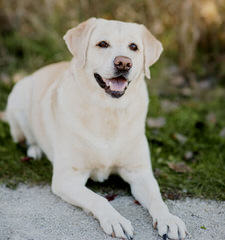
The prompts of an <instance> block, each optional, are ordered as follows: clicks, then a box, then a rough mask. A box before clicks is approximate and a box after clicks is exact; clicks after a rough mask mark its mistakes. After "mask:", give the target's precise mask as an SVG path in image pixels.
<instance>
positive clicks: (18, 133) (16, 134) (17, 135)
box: [5, 113, 25, 143]
mask: <svg viewBox="0 0 225 240" xmlns="http://www.w3.org/2000/svg"><path fill="white" fill-rule="evenodd" d="M6 116H7V118H6V119H5V120H6V121H7V122H8V123H9V126H10V133H11V136H12V138H13V141H14V142H16V143H18V142H21V141H23V140H25V135H24V133H23V131H22V129H21V127H20V125H19V123H18V122H17V120H16V118H15V117H14V115H13V114H11V113H7V115H6Z"/></svg>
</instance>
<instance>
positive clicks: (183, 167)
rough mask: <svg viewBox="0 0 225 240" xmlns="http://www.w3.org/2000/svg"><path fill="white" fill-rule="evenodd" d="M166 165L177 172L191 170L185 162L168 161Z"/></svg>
mask: <svg viewBox="0 0 225 240" xmlns="http://www.w3.org/2000/svg"><path fill="white" fill-rule="evenodd" d="M168 166H169V168H170V169H172V170H174V171H175V172H178V173H186V172H191V168H190V167H189V166H188V165H187V164H186V163H185V162H178V163H174V162H169V163H168Z"/></svg>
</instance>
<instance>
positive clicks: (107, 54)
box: [4, 18, 186, 239]
mask: <svg viewBox="0 0 225 240" xmlns="http://www.w3.org/2000/svg"><path fill="white" fill-rule="evenodd" d="M64 40H65V42H66V45H67V47H68V49H69V51H70V52H71V53H72V55H73V58H72V60H71V61H70V62H60V63H56V64H52V65H49V66H46V67H44V68H41V69H40V70H38V71H36V72H35V73H33V74H32V75H30V76H28V77H25V78H24V79H22V80H21V81H19V82H18V83H17V84H16V85H15V86H14V88H13V90H12V92H11V93H10V95H9V98H8V102H7V107H6V111H5V114H4V117H5V119H6V120H7V121H8V123H9V125H10V131H11V135H12V137H13V140H14V141H15V142H20V141H21V140H23V139H26V142H27V144H28V150H27V155H28V156H29V157H33V158H41V155H42V152H44V153H45V154H46V155H47V157H48V159H49V160H50V161H51V163H52V165H53V177H52V191H53V193H54V194H56V195H58V196H59V197H61V198H62V199H63V200H64V201H66V202H68V203H70V204H73V205H75V206H78V207H80V208H82V209H84V210H86V211H88V212H91V213H92V214H93V215H94V217H95V218H97V219H98V221H99V223H100V225H101V227H102V229H103V230H104V232H105V233H107V234H109V235H111V236H113V237H117V238H124V239H132V238H133V235H134V230H133V227H132V225H131V222H130V221H129V220H127V219H126V218H124V217H123V216H121V215H120V213H119V212H117V211H116V210H115V209H114V208H113V207H112V206H111V205H110V203H109V202H108V201H107V200H106V199H105V198H104V197H101V196H99V195H98V194H96V193H94V192H93V191H91V190H90V189H88V188H87V187H86V186H85V185H86V182H87V180H88V179H89V178H91V179H93V180H95V181H100V182H102V181H104V180H105V179H107V178H108V177H109V175H110V174H118V175H119V176H121V177H122V179H124V180H125V181H126V182H127V183H129V184H130V186H131V192H132V194H133V196H134V197H135V198H136V199H137V200H138V201H139V202H140V203H141V204H142V206H144V207H145V208H147V210H148V211H149V213H150V215H151V216H152V218H153V225H154V227H155V228H157V229H158V233H159V235H160V236H162V237H163V239H167V238H170V239H184V238H185V236H186V227H185V224H184V223H183V221H182V220H181V219H179V218H178V217H176V216H174V215H172V214H171V213H170V212H169V210H168V208H167V206H166V204H165V203H164V202H163V200H162V197H161V194H160V191H159V186H158V184H157V181H156V179H155V178H154V176H153V171H152V167H151V159H150V151H149V146H148V142H147V139H146V136H145V119H146V114H147V109H148V101H149V98H148V92H147V87H146V83H145V81H144V77H145V76H146V77H147V78H150V70H149V67H150V66H151V65H152V64H154V63H155V62H156V61H157V60H158V58H159V56H160V54H161V52H162V50H163V47H162V45H161V43H160V42H159V41H158V40H157V39H156V38H155V37H154V36H153V35H152V34H151V33H150V32H149V31H148V30H147V28H146V27H145V26H143V25H140V24H136V23H125V22H121V21H114V20H110V21H109V20H104V19H96V18H90V19H88V20H87V21H85V22H83V23H81V24H79V25H78V26H77V27H75V28H72V29H70V30H69V31H68V32H67V33H66V34H65V36H64Z"/></svg>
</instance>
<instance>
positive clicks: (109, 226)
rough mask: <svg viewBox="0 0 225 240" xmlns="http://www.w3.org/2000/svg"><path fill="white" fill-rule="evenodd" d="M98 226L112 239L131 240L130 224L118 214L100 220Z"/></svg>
mask: <svg viewBox="0 0 225 240" xmlns="http://www.w3.org/2000/svg"><path fill="white" fill-rule="evenodd" d="M100 225H101V227H102V228H103V230H104V232H105V233H107V234H108V235H111V236H112V237H116V238H122V239H127V240H132V239H133V235H134V229H133V227H132V225H131V222H130V221H129V220H127V219H126V218H124V217H123V216H121V215H120V214H118V213H117V214H113V215H109V216H105V217H104V219H102V220H100Z"/></svg>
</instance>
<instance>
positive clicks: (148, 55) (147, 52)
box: [142, 25, 163, 79]
mask: <svg viewBox="0 0 225 240" xmlns="http://www.w3.org/2000/svg"><path fill="white" fill-rule="evenodd" d="M142 28H143V45H144V68H145V76H146V77H147V78H148V79H150V78H151V76H150V70H149V67H150V66H151V65H153V64H154V63H155V62H156V61H157V60H158V58H159V57H160V55H161V53H162V51H163V47H162V44H161V43H160V41H158V40H157V39H156V38H155V37H154V36H153V35H152V34H151V33H150V31H149V30H148V29H147V28H146V27H145V26H144V25H142Z"/></svg>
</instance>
